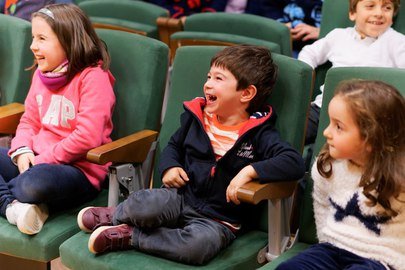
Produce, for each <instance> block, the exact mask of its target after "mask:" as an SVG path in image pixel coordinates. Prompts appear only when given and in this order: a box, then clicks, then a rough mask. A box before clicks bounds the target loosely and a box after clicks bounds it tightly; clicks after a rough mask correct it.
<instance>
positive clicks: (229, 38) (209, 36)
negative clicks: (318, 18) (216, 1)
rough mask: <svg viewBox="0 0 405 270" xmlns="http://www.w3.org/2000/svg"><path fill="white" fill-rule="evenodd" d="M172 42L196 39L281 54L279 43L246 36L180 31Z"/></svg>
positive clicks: (171, 37)
mask: <svg viewBox="0 0 405 270" xmlns="http://www.w3.org/2000/svg"><path fill="white" fill-rule="evenodd" d="M170 39H172V40H178V39H196V40H214V41H222V42H229V43H235V44H251V45H258V46H264V47H267V48H268V49H270V51H271V52H274V53H280V45H278V44H277V43H274V42H271V41H266V40H263V39H257V38H251V37H246V36H240V35H235V34H225V33H208V32H194V31H180V32H176V33H174V34H172V35H171V36H170Z"/></svg>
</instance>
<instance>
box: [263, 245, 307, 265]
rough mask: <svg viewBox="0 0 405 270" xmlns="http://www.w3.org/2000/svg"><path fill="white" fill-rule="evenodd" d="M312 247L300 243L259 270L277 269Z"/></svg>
mask: <svg viewBox="0 0 405 270" xmlns="http://www.w3.org/2000/svg"><path fill="white" fill-rule="evenodd" d="M309 246H310V245H309V244H305V243H301V242H298V243H296V244H295V245H294V246H293V247H292V248H290V249H289V250H287V251H286V252H284V253H283V254H281V255H280V256H278V257H277V258H276V259H274V260H272V261H271V262H270V263H268V264H266V265H264V266H263V267H261V268H259V269H260V270H272V269H276V268H277V266H278V265H279V264H281V263H282V262H284V261H286V260H288V259H290V258H292V257H294V256H295V255H298V253H300V252H302V251H304V250H305V249H307V248H308V247H309Z"/></svg>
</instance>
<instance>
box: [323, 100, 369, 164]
mask: <svg viewBox="0 0 405 270" xmlns="http://www.w3.org/2000/svg"><path fill="white" fill-rule="evenodd" d="M328 114H329V119H330V123H329V126H328V127H327V128H326V129H325V130H324V132H323V135H324V136H325V137H326V140H327V143H328V145H329V153H330V155H331V156H332V158H334V159H349V160H350V161H352V162H353V163H355V164H357V165H359V166H363V165H364V164H365V163H366V162H367V157H368V154H369V147H368V146H367V143H366V142H365V140H364V139H363V138H362V137H361V135H360V130H359V127H358V126H357V123H356V121H355V119H354V117H353V113H352V112H351V110H350V108H349V107H348V106H347V103H346V101H345V99H344V98H343V97H341V96H339V95H338V96H335V97H334V98H333V99H332V100H331V102H330V103H329V108H328Z"/></svg>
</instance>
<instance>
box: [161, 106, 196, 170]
mask: <svg viewBox="0 0 405 270" xmlns="http://www.w3.org/2000/svg"><path fill="white" fill-rule="evenodd" d="M192 120H193V119H192V116H191V115H190V113H188V112H184V113H183V114H182V115H181V117H180V125H181V126H180V128H179V129H178V130H177V131H176V132H175V133H174V134H173V135H172V137H171V138H170V140H169V142H168V143H167V146H166V147H165V148H164V149H163V151H162V153H161V154H160V162H159V173H160V175H161V176H162V175H163V173H164V172H165V171H166V170H167V169H170V168H172V167H184V165H183V164H184V156H185V152H184V147H183V143H184V139H185V137H186V133H187V131H188V129H189V126H190V123H191V121H192Z"/></svg>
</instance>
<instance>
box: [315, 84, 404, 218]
mask: <svg viewBox="0 0 405 270" xmlns="http://www.w3.org/2000/svg"><path fill="white" fill-rule="evenodd" d="M335 96H340V97H342V98H343V99H344V101H345V102H346V104H347V106H348V108H349V110H351V113H352V115H353V118H354V120H355V122H356V124H357V126H358V128H359V130H360V136H361V137H362V138H363V139H364V140H365V142H366V144H367V145H369V146H371V152H370V156H369V157H368V162H367V164H365V167H364V172H363V175H362V177H361V180H360V186H361V187H363V193H364V195H365V196H366V197H367V198H368V199H369V200H370V202H369V204H370V206H374V205H376V204H377V203H378V204H380V205H381V206H382V207H383V208H384V209H385V210H386V213H385V214H384V215H386V216H396V215H397V212H396V211H394V210H393V209H392V208H391V204H390V199H391V197H395V198H398V196H399V194H400V192H401V191H402V189H403V188H404V186H405V183H404V180H405V173H404V164H405V99H404V97H403V96H402V95H401V94H400V93H399V91H398V90H397V89H395V88H394V87H393V86H391V85H388V84H386V83H384V82H381V81H366V80H349V81H344V82H342V83H341V84H339V85H338V87H337V88H336V90H335ZM332 161H333V158H332V157H331V155H330V153H329V146H328V144H327V143H326V144H325V145H324V146H323V148H322V150H321V151H320V154H319V156H318V160H317V169H318V171H319V173H320V174H321V175H322V176H323V177H326V178H329V177H330V176H331V175H332Z"/></svg>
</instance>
